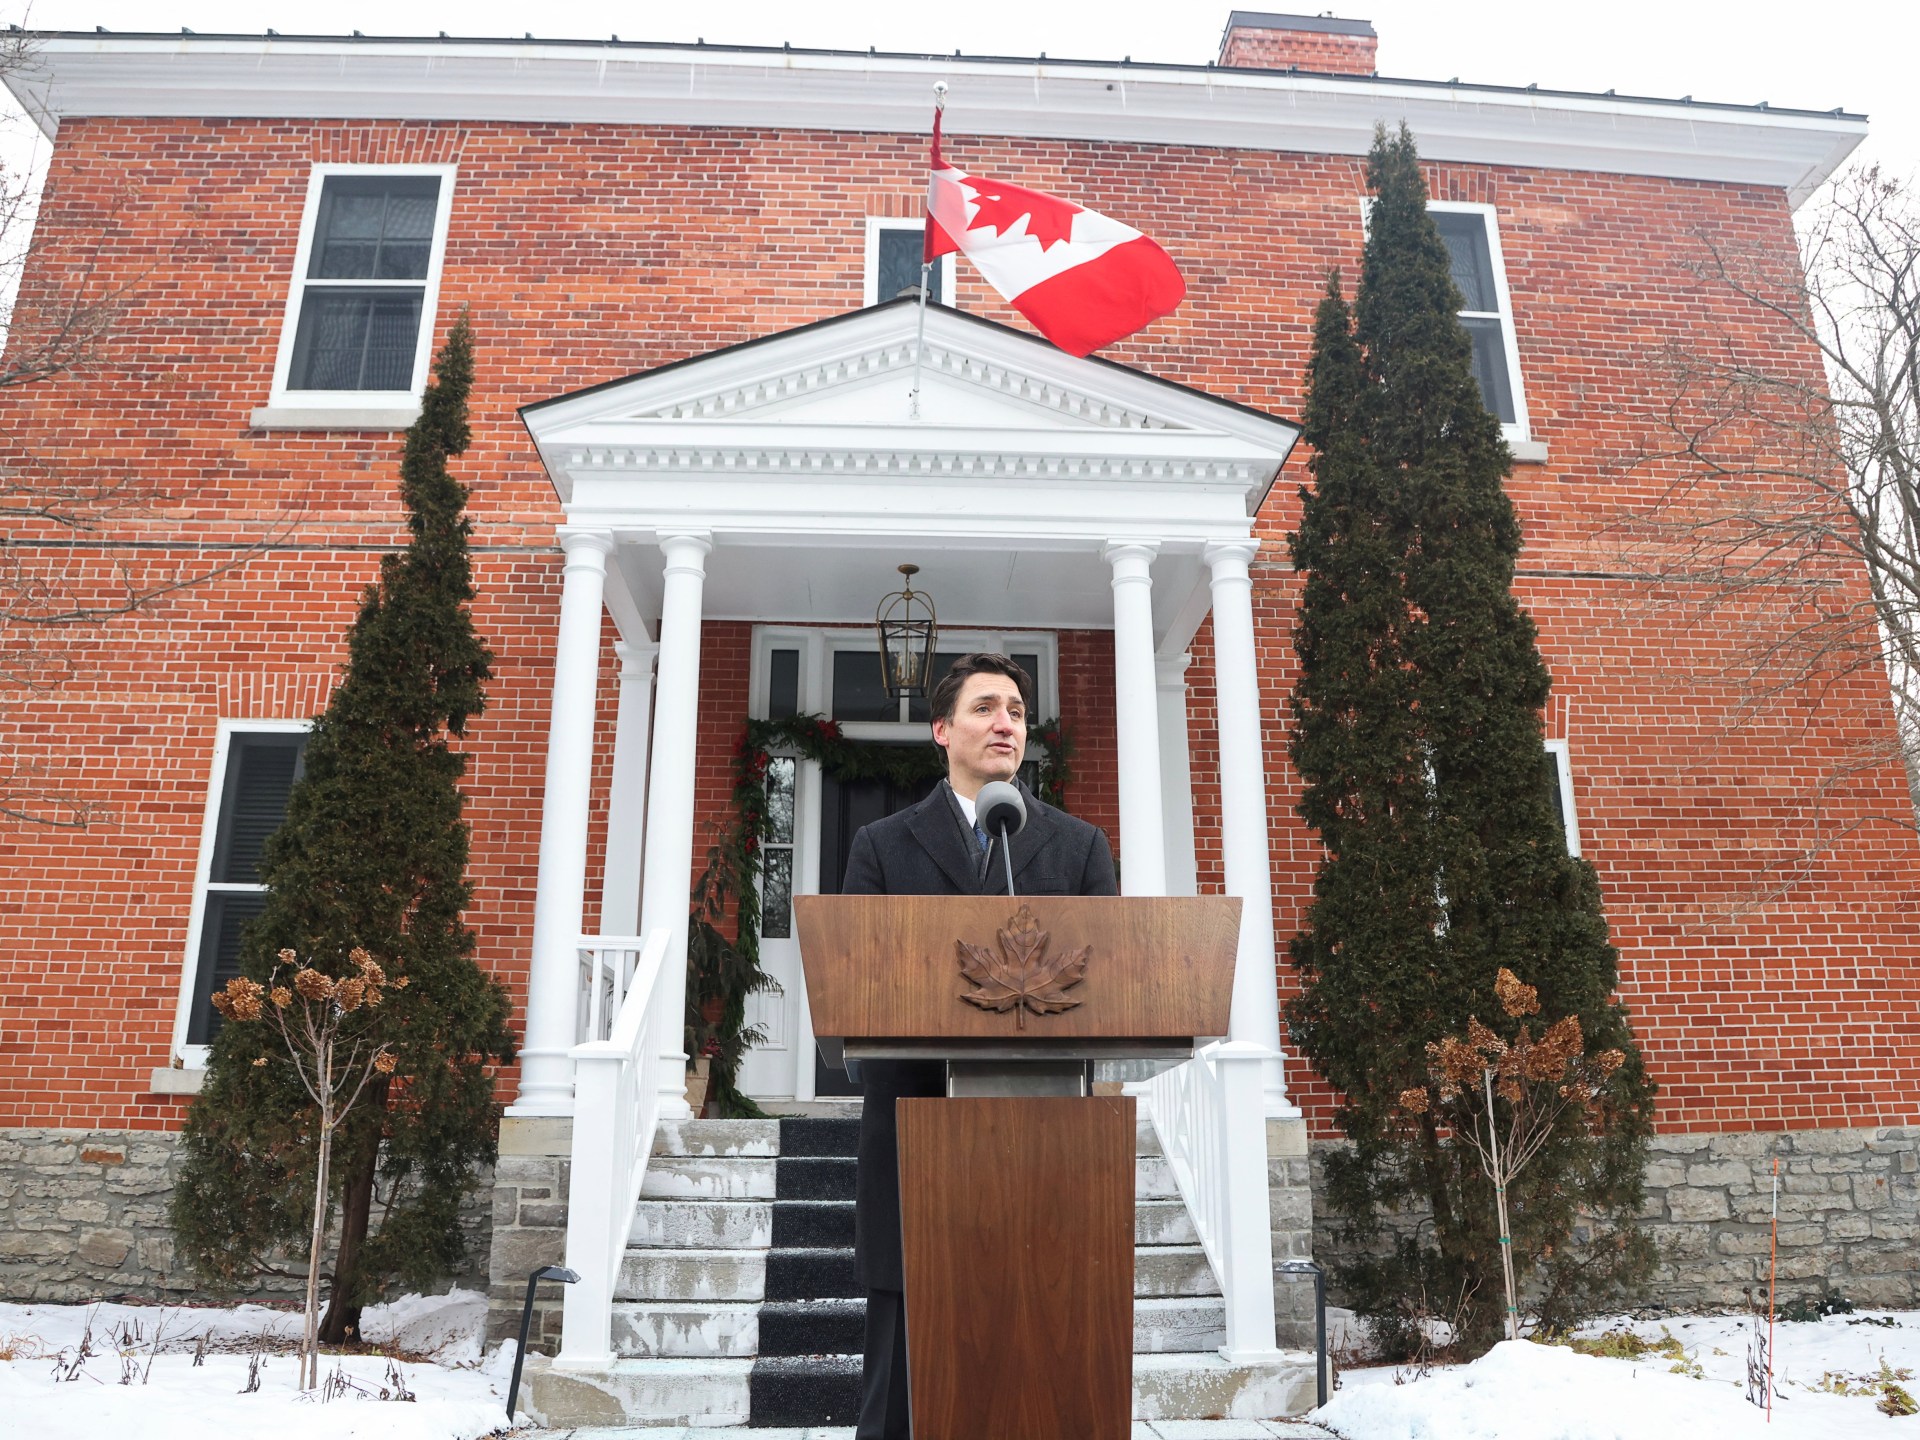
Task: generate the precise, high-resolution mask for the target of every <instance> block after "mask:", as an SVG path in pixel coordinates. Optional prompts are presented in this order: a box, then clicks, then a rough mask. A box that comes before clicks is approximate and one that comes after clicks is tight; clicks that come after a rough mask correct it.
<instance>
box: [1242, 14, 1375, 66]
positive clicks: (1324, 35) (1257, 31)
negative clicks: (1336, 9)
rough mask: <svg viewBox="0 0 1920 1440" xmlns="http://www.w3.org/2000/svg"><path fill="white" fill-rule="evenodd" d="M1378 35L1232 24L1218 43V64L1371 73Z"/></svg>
mask: <svg viewBox="0 0 1920 1440" xmlns="http://www.w3.org/2000/svg"><path fill="white" fill-rule="evenodd" d="M1379 48H1380V37H1379V36H1378V35H1336V34H1330V33H1328V32H1326V31H1321V30H1285V29H1277V28H1269V27H1267V26H1261V25H1235V26H1232V27H1230V28H1229V29H1228V31H1227V34H1226V38H1225V39H1223V40H1222V41H1221V42H1220V63H1221V64H1222V65H1232V66H1236V67H1238V68H1242V69H1248V70H1287V69H1296V70H1313V71H1317V72H1318V73H1320V74H1322V75H1371V74H1373V71H1374V56H1375V54H1376V53H1377V52H1378V50H1379Z"/></svg>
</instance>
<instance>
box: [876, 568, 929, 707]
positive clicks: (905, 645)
mask: <svg viewBox="0 0 1920 1440" xmlns="http://www.w3.org/2000/svg"><path fill="white" fill-rule="evenodd" d="M899 568H900V573H901V574H902V575H904V576H906V577H907V578H906V584H905V586H904V588H902V589H899V590H896V591H894V593H893V594H891V595H889V596H887V597H886V598H885V599H883V600H882V601H881V602H880V605H879V608H878V609H877V610H875V611H874V615H873V627H874V629H875V630H876V631H878V632H879V635H880V679H881V683H883V684H884V685H885V686H886V687H887V696H888V698H889V699H893V700H917V699H919V698H920V697H921V696H923V695H925V694H926V693H927V691H928V689H930V688H931V680H930V673H929V672H931V671H932V669H933V645H934V640H935V624H934V614H933V600H932V598H931V597H930V596H928V595H927V594H926V593H925V592H923V591H917V590H915V589H914V588H913V577H914V576H915V575H917V574H919V573H920V567H919V566H918V565H902V566H900V567H899Z"/></svg>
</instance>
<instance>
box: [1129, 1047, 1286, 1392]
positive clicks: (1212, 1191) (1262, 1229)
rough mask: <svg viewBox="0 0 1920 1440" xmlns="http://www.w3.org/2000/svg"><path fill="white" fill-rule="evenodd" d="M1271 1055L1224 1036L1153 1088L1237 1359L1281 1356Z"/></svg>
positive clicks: (1163, 1143) (1160, 1130) (1158, 1129)
mask: <svg viewBox="0 0 1920 1440" xmlns="http://www.w3.org/2000/svg"><path fill="white" fill-rule="evenodd" d="M1270 1055H1271V1052H1270V1051H1268V1050H1267V1049H1265V1048H1264V1047H1262V1046H1259V1045H1254V1044H1250V1043H1248V1042H1246V1041H1220V1042H1217V1043H1215V1044H1212V1045H1208V1046H1206V1047H1205V1048H1204V1049H1202V1050H1200V1051H1199V1052H1197V1053H1196V1054H1195V1055H1194V1057H1193V1059H1191V1060H1189V1061H1187V1062H1186V1063H1185V1064H1183V1065H1176V1066H1174V1067H1173V1068H1172V1069H1171V1070H1164V1071H1162V1072H1161V1073H1160V1074H1158V1075H1156V1076H1155V1077H1154V1078H1153V1079H1152V1080H1149V1081H1148V1082H1147V1084H1146V1093H1147V1099H1148V1113H1149V1115H1150V1116H1151V1117H1152V1120H1153V1130H1154V1134H1156V1135H1157V1136H1159V1138H1160V1149H1161V1151H1162V1153H1164V1154H1165V1155H1166V1157H1167V1167H1168V1168H1169V1169H1170V1170H1172V1171H1173V1179H1174V1183H1175V1184H1176V1185H1178V1186H1179V1187H1180V1198H1181V1199H1183V1200H1184V1201H1186V1203H1187V1212H1188V1214H1190V1215H1191V1216H1192V1217H1193V1227H1194V1229H1195V1230H1197V1231H1198V1232H1199V1234H1200V1244H1201V1245H1202V1246H1203V1247H1204V1248H1205V1250H1206V1252H1207V1261H1208V1263H1210V1264H1211V1265H1212V1266H1213V1273H1214V1275H1215V1277H1216V1278H1217V1279H1218V1280H1219V1282H1220V1293H1221V1295H1222V1296H1223V1297H1225V1301H1226V1321H1227V1343H1226V1344H1225V1345H1223V1346H1222V1347H1221V1348H1220V1353H1221V1354H1222V1355H1224V1356H1225V1357H1226V1358H1227V1359H1228V1360H1229V1361H1230V1362H1232V1363H1233V1364H1236V1365H1248V1364H1257V1363H1260V1362H1262V1361H1270V1360H1273V1359H1275V1358H1277V1357H1278V1355H1279V1353H1280V1351H1279V1348H1278V1347H1277V1346H1276V1345H1275V1344H1274V1328H1273V1233H1272V1221H1271V1213H1272V1212H1271V1209H1270V1207H1269V1205H1268V1201H1267V1119H1266V1108H1265V1101H1264V1098H1263V1093H1262V1092H1263V1089H1264V1085H1263V1081H1262V1075H1261V1067H1262V1064H1263V1062H1264V1061H1266V1060H1267V1059H1268V1058H1269V1057H1270Z"/></svg>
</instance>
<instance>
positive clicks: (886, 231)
mask: <svg viewBox="0 0 1920 1440" xmlns="http://www.w3.org/2000/svg"><path fill="white" fill-rule="evenodd" d="M925 236H926V223H925V222H924V221H921V220H894V219H889V218H887V217H884V216H879V215H872V216H869V217H868V218H867V269H866V295H865V303H866V304H868V305H878V304H880V303H882V302H883V301H887V300H897V299H899V298H900V292H901V291H902V290H906V289H908V288H910V287H911V288H914V289H918V288H919V285H920V257H921V256H922V255H924V254H925V253H926V251H925V243H926V241H925ZM930 278H931V282H932V283H931V286H930V288H931V290H932V292H933V293H932V294H931V295H929V296H928V298H929V299H931V300H937V301H939V302H940V304H942V305H951V304H953V256H951V255H942V256H941V257H940V258H939V259H938V260H936V261H934V262H933V273H932V276H931V277H930Z"/></svg>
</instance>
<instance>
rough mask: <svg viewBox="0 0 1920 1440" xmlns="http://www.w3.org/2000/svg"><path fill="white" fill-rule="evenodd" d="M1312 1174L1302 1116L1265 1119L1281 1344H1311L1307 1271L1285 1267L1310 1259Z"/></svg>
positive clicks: (1310, 1284)
mask: <svg viewBox="0 0 1920 1440" xmlns="http://www.w3.org/2000/svg"><path fill="white" fill-rule="evenodd" d="M1313 1205H1314V1201H1313V1175H1312V1162H1311V1161H1310V1159H1309V1158H1308V1147H1307V1122H1306V1121H1305V1120H1269V1121H1267V1212H1268V1217H1269V1218H1268V1225H1269V1234H1270V1236H1271V1238H1272V1243H1273V1264H1274V1271H1273V1319H1274V1331H1275V1339H1276V1341H1277V1343H1278V1344H1279V1345H1280V1346H1281V1348H1282V1349H1293V1350H1311V1349H1313V1346H1314V1328H1315V1327H1314V1314H1313V1272H1312V1271H1310V1270H1287V1269H1283V1268H1282V1267H1283V1266H1285V1265H1286V1263H1287V1262H1288V1261H1290V1260H1312V1259H1314V1258H1315V1255H1314V1243H1315V1242H1314V1234H1313Z"/></svg>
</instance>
